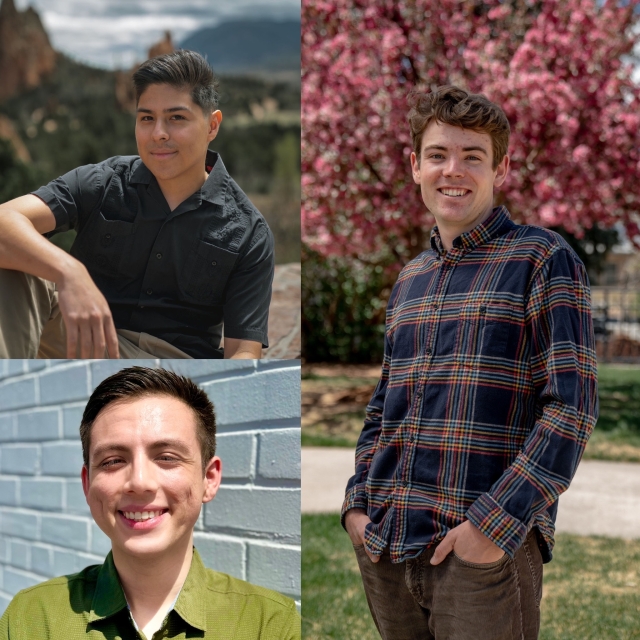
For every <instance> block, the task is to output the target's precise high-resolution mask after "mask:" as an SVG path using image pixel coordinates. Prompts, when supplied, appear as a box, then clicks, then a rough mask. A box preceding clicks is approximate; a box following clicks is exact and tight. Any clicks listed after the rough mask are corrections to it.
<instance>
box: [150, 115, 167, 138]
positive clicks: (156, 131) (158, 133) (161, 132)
mask: <svg viewBox="0 0 640 640" xmlns="http://www.w3.org/2000/svg"><path fill="white" fill-rule="evenodd" d="M152 136H153V139H154V140H156V141H161V140H167V139H168V138H169V134H168V133H167V129H166V127H165V126H164V122H163V121H162V118H158V119H157V120H156V122H155V124H154V126H153V132H152Z"/></svg>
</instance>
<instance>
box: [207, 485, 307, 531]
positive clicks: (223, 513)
mask: <svg viewBox="0 0 640 640" xmlns="http://www.w3.org/2000/svg"><path fill="white" fill-rule="evenodd" d="M204 521H205V528H206V529H207V530H213V531H215V530H227V529H236V530H240V531H260V532H264V533H273V534H275V533H281V532H283V531H286V532H290V533H291V535H292V536H294V537H295V536H299V535H300V491H298V490H295V489H293V490H283V489H255V488H253V489H247V488H244V487H242V488H236V487H232V486H226V487H222V488H221V489H220V491H219V492H218V495H217V496H216V497H215V499H214V500H213V501H212V502H208V503H207V504H206V505H205V519H204Z"/></svg>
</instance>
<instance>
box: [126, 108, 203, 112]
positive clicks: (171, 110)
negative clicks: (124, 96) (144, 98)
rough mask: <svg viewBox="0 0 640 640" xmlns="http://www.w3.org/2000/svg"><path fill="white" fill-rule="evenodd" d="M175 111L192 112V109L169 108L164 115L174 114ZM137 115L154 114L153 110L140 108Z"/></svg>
mask: <svg viewBox="0 0 640 640" xmlns="http://www.w3.org/2000/svg"><path fill="white" fill-rule="evenodd" d="M174 111H189V112H191V109H189V107H169V108H168V109H165V110H164V111H163V113H173V112H174ZM136 113H153V109H144V108H143V107H138V108H137V109H136Z"/></svg>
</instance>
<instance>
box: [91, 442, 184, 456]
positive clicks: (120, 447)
mask: <svg viewBox="0 0 640 640" xmlns="http://www.w3.org/2000/svg"><path fill="white" fill-rule="evenodd" d="M165 448H169V449H175V450H177V451H180V452H181V453H184V454H190V453H191V451H190V450H189V447H188V446H187V445H186V444H185V443H184V442H182V440H175V439H172V438H165V439H164V440H157V441H156V442H153V443H152V444H151V445H149V447H148V449H151V450H154V449H165ZM112 451H113V452H115V451H121V452H123V453H129V452H130V451H131V448H130V447H127V445H124V444H119V443H117V442H112V443H108V444H103V445H102V446H100V447H96V448H95V450H94V452H93V455H92V456H91V459H92V460H97V459H99V458H101V457H102V456H103V455H104V454H105V453H109V452H112Z"/></svg>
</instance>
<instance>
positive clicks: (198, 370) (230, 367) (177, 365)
mask: <svg viewBox="0 0 640 640" xmlns="http://www.w3.org/2000/svg"><path fill="white" fill-rule="evenodd" d="M160 366H161V367H162V368H163V369H168V370H169V371H174V372H175V373H178V374H180V375H181V376H187V377H189V378H202V377H205V376H209V377H221V374H222V375H233V374H234V373H244V374H247V373H251V371H253V370H255V368H256V365H255V361H254V360H161V361H160Z"/></svg>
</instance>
